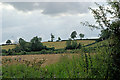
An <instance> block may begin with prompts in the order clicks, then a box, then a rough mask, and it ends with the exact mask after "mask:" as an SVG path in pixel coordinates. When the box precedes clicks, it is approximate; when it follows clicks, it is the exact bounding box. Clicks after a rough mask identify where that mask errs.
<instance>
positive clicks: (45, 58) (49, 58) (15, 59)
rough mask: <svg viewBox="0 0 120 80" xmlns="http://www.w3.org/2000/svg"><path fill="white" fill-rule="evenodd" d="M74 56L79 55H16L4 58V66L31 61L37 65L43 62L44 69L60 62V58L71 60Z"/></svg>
mask: <svg viewBox="0 0 120 80" xmlns="http://www.w3.org/2000/svg"><path fill="white" fill-rule="evenodd" d="M72 55H79V54H69V53H68V54H67V53H66V54H40V55H15V56H2V64H3V65H12V64H25V62H26V61H29V62H30V64H31V65H32V63H35V62H36V63H37V62H39V61H41V62H43V63H42V65H41V66H42V67H43V66H46V65H50V64H54V63H56V62H58V61H60V58H62V57H63V56H68V57H69V58H71V57H72Z"/></svg>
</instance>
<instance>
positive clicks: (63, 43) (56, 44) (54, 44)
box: [43, 40, 95, 49]
mask: <svg viewBox="0 0 120 80" xmlns="http://www.w3.org/2000/svg"><path fill="white" fill-rule="evenodd" d="M93 42H95V40H77V43H81V44H82V45H87V44H91V43H93ZM43 45H45V46H47V47H55V49H61V48H65V46H66V41H61V42H43Z"/></svg>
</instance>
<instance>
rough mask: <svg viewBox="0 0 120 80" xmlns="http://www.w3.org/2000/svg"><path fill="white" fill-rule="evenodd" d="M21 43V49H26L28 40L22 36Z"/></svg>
mask: <svg viewBox="0 0 120 80" xmlns="http://www.w3.org/2000/svg"><path fill="white" fill-rule="evenodd" d="M19 45H20V48H21V50H22V51H24V50H25V48H26V46H25V45H26V41H25V40H24V39H22V38H20V39H19Z"/></svg>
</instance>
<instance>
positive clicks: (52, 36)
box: [51, 33, 55, 42]
mask: <svg viewBox="0 0 120 80" xmlns="http://www.w3.org/2000/svg"><path fill="white" fill-rule="evenodd" d="M54 38H55V36H54V35H53V34H52V33H51V42H53V40H54Z"/></svg>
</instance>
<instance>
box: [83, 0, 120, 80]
mask: <svg viewBox="0 0 120 80" xmlns="http://www.w3.org/2000/svg"><path fill="white" fill-rule="evenodd" d="M96 5H97V6H98V9H92V8H90V10H91V11H92V13H93V16H94V18H95V20H96V23H98V24H99V25H92V24H89V23H88V22H86V23H82V24H83V25H84V26H89V27H91V28H97V29H102V30H105V29H106V28H107V32H111V35H110V37H109V50H111V51H109V53H110V57H109V58H111V59H112V62H111V63H108V70H107V73H106V76H105V77H106V78H111V79H114V80H116V79H119V76H120V50H119V49H120V0H110V1H109V2H108V7H104V5H99V4H97V3H96ZM108 15H109V16H108ZM107 36H108V35H107Z"/></svg>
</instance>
